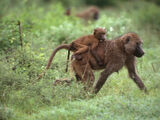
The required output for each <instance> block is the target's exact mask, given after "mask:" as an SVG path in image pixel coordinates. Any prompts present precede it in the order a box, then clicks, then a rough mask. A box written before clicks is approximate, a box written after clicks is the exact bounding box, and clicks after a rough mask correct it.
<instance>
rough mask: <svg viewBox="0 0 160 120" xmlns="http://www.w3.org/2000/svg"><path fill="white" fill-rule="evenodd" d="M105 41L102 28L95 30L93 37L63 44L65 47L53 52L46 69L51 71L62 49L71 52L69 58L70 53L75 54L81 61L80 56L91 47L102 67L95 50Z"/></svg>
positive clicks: (89, 36)
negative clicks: (54, 59)
mask: <svg viewBox="0 0 160 120" xmlns="http://www.w3.org/2000/svg"><path fill="white" fill-rule="evenodd" d="M105 39H106V30H105V29H102V28H96V29H95V30H94V33H93V34H91V35H87V36H83V37H80V38H78V39H76V40H74V41H73V42H72V43H70V44H63V45H60V46H58V47H57V48H56V49H55V50H54V51H53V52H52V55H51V56H50V58H49V61H48V65H47V66H46V69H49V67H50V65H51V62H52V60H53V57H54V56H55V54H56V53H57V52H58V51H59V50H61V49H67V50H68V51H69V52H68V56H69V53H70V51H73V52H75V54H74V57H75V58H76V59H78V60H79V59H81V57H80V54H82V53H84V52H87V51H88V49H89V47H90V48H91V51H92V54H93V55H94V56H95V58H96V60H97V62H98V64H99V65H102V62H101V60H100V57H99V56H98V55H97V54H95V48H96V47H97V46H98V44H99V42H102V41H104V40H105ZM68 59H69V57H68ZM43 74H44V73H43ZM43 74H41V75H40V76H39V78H38V79H40V78H41V77H42V75H43Z"/></svg>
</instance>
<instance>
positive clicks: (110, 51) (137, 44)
mask: <svg viewBox="0 0 160 120" xmlns="http://www.w3.org/2000/svg"><path fill="white" fill-rule="evenodd" d="M142 43H143V41H142V40H141V39H140V38H139V36H138V35H137V34H136V33H127V34H124V35H122V36H120V37H118V38H116V39H114V40H106V41H104V42H102V43H100V44H99V45H98V47H97V51H96V52H97V54H98V56H101V59H102V60H103V61H104V63H103V66H99V65H98V64H97V63H96V62H95V60H94V58H93V57H92V55H91V54H89V56H88V57H87V58H86V56H87V55H86V53H84V54H82V58H83V59H82V60H81V61H78V60H76V59H74V60H72V62H71V63H72V67H73V70H74V72H75V74H76V77H78V78H79V79H80V80H81V81H82V82H85V81H86V80H87V79H90V80H91V84H92V85H93V81H94V75H93V72H92V69H94V70H99V69H105V70H104V71H103V72H102V73H101V75H100V77H99V79H98V81H97V83H96V84H95V86H94V92H95V93H98V92H99V90H100V89H101V88H102V86H103V84H104V83H105V81H106V80H107V78H108V77H109V75H111V74H112V73H113V72H118V71H119V70H120V69H121V68H122V67H123V66H126V68H127V69H128V73H129V77H130V78H131V79H133V81H134V82H135V83H136V84H137V86H138V87H139V88H140V89H141V90H145V91H147V89H146V87H145V85H144V84H143V82H142V81H141V79H140V77H139V76H138V74H137V72H136V57H142V56H143V55H144V51H143V49H142V47H141V45H142ZM87 59H88V60H87ZM87 61H89V62H87ZM88 63H89V64H88ZM86 66H87V67H86Z"/></svg>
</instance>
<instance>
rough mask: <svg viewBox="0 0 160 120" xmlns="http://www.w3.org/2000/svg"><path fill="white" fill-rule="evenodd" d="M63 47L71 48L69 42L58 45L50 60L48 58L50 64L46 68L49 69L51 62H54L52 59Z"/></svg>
mask: <svg viewBox="0 0 160 120" xmlns="http://www.w3.org/2000/svg"><path fill="white" fill-rule="evenodd" d="M61 49H67V50H69V49H70V45H69V44H63V45H60V46H58V47H57V48H56V49H55V50H54V51H53V52H52V55H51V56H50V58H49V60H48V64H47V66H46V69H49V67H50V66H51V63H52V60H53V57H54V56H55V55H56V53H57V52H58V51H59V50H61Z"/></svg>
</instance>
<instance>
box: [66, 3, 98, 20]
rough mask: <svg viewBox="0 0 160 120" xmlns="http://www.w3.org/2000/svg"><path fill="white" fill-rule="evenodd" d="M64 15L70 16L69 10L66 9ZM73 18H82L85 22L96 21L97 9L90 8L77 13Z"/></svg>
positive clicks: (94, 7)
mask: <svg viewBox="0 0 160 120" xmlns="http://www.w3.org/2000/svg"><path fill="white" fill-rule="evenodd" d="M65 14H66V15H67V16H70V15H71V9H70V8H67V9H66V12H65ZM75 16H77V17H79V18H82V19H84V20H86V21H88V20H98V18H99V9H98V8H97V7H96V6H90V7H88V8H87V9H86V10H84V11H82V12H80V13H77V14H76V15H75Z"/></svg>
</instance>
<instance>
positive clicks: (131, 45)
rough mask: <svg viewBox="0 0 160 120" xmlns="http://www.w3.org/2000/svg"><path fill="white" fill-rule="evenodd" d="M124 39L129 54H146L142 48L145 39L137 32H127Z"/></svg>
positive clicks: (137, 55) (139, 55) (138, 55)
mask: <svg viewBox="0 0 160 120" xmlns="http://www.w3.org/2000/svg"><path fill="white" fill-rule="evenodd" d="M122 40H123V41H124V49H125V52H126V53H127V54H129V55H134V56H136V57H142V56H143V55H144V51H143V48H142V44H143V41H142V40H141V39H140V38H139V36H138V35H137V34H136V33H127V34H125V35H123V36H122Z"/></svg>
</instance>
